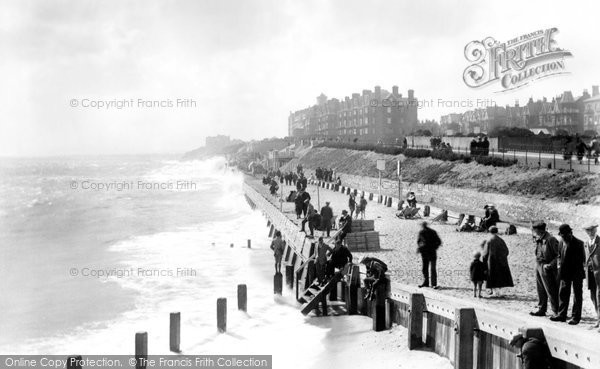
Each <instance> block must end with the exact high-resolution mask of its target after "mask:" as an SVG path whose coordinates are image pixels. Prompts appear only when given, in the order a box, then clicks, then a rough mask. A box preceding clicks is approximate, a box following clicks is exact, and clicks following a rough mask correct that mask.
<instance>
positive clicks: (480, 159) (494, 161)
mask: <svg viewBox="0 0 600 369" xmlns="http://www.w3.org/2000/svg"><path fill="white" fill-rule="evenodd" d="M475 161H476V162H477V163H478V164H481V165H491V166H494V167H510V166H511V165H515V164H517V160H513V159H502V158H496V157H493V156H476V157H475Z"/></svg>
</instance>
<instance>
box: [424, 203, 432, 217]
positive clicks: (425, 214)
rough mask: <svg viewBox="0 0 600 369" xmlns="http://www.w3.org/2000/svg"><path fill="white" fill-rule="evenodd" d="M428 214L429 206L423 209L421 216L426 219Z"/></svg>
mask: <svg viewBox="0 0 600 369" xmlns="http://www.w3.org/2000/svg"><path fill="white" fill-rule="evenodd" d="M430 212H431V208H430V207H429V205H425V208H424V209H423V216H424V217H428V216H429V213H430Z"/></svg>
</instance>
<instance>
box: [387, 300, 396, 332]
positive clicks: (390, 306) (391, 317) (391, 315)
mask: <svg viewBox="0 0 600 369" xmlns="http://www.w3.org/2000/svg"><path fill="white" fill-rule="evenodd" d="M393 321H394V303H393V302H392V299H390V298H386V299H385V329H390V328H392V322H393Z"/></svg>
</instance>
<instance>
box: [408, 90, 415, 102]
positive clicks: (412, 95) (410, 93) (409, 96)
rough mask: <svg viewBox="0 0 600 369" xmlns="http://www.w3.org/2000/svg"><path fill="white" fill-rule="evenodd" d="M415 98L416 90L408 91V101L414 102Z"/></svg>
mask: <svg viewBox="0 0 600 369" xmlns="http://www.w3.org/2000/svg"><path fill="white" fill-rule="evenodd" d="M414 98H415V91H414V90H408V99H409V100H412V99H414Z"/></svg>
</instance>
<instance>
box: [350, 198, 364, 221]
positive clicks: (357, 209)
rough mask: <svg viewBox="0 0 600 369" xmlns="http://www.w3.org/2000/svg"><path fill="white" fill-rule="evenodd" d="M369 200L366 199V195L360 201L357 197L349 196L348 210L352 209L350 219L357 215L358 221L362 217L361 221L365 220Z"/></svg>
mask: <svg viewBox="0 0 600 369" xmlns="http://www.w3.org/2000/svg"><path fill="white" fill-rule="evenodd" d="M367 204H368V202H367V199H365V195H364V194H362V195H361V196H360V198H359V199H356V195H355V194H353V193H350V195H348V209H350V218H352V215H353V214H355V217H356V219H358V217H359V215H360V219H365V212H366V211H367Z"/></svg>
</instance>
